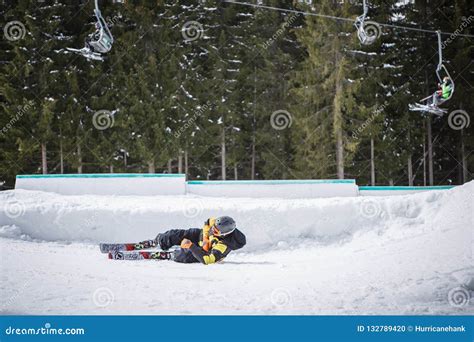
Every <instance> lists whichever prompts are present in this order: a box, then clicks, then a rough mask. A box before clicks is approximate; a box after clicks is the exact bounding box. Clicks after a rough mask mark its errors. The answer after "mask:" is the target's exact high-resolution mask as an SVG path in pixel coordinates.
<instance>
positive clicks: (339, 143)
mask: <svg viewBox="0 0 474 342" xmlns="http://www.w3.org/2000/svg"><path fill="white" fill-rule="evenodd" d="M338 57H339V56H338V53H336V58H335V60H336V65H338V60H339V58H338ZM339 64H340V66H339V70H338V71H337V76H336V94H335V96H334V100H333V105H334V126H333V127H334V135H335V137H336V167H337V178H338V179H344V145H343V140H342V133H343V132H342V130H343V127H342V126H343V125H342V122H343V119H342V108H341V101H342V96H343V88H342V79H341V73H342V69H341V68H342V65H343V63H339Z"/></svg>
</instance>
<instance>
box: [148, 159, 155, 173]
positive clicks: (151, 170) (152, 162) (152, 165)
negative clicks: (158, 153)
mask: <svg viewBox="0 0 474 342" xmlns="http://www.w3.org/2000/svg"><path fill="white" fill-rule="evenodd" d="M148 173H155V158H151V159H150V160H149V161H148Z"/></svg>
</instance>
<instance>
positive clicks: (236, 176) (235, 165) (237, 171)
mask: <svg viewBox="0 0 474 342" xmlns="http://www.w3.org/2000/svg"><path fill="white" fill-rule="evenodd" d="M234 179H235V180H238V179H239V170H238V168H237V164H234Z"/></svg>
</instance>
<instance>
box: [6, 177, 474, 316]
mask: <svg viewBox="0 0 474 342" xmlns="http://www.w3.org/2000/svg"><path fill="white" fill-rule="evenodd" d="M473 213H474V182H471V183H468V184H466V185H464V186H461V187H457V188H455V189H452V190H445V191H430V192H424V193H418V194H411V195H404V196H394V197H370V198H367V197H353V198H347V197H345V198H325V199H299V200H295V199H291V200H290V199H277V198H226V199H222V198H210V197H197V196H189V195H188V196H160V197H138V196H137V197H133V196H127V197H125V196H124V197H113V196H61V195H57V194H53V193H45V192H36V191H27V190H14V191H7V192H0V267H1V272H0V273H1V274H0V313H3V314H400V315H405V314H415V315H417V314H423V315H425V314H473V313H474V309H473V308H474V306H473V304H474V299H470V298H472V297H473V294H474V292H473V290H474V263H473V245H474V218H473ZM222 214H226V215H230V216H233V217H234V218H235V219H236V221H237V223H238V226H239V228H240V229H241V230H242V231H243V232H244V233H245V234H246V235H247V241H248V244H247V246H246V247H245V248H243V249H242V250H240V251H238V252H234V253H231V255H230V256H229V257H228V258H226V260H225V262H223V263H221V264H217V265H210V266H204V265H200V264H190V265H184V264H178V263H174V262H170V261H139V262H134V261H112V260H108V259H106V257H105V255H103V254H100V252H99V249H98V247H97V246H96V244H97V243H98V242H124V241H126V242H133V241H140V240H143V239H148V238H153V237H154V236H155V235H156V234H157V233H159V232H162V231H165V230H167V229H170V228H188V227H199V226H201V224H202V222H203V221H204V220H205V219H206V218H207V217H209V216H218V215H222Z"/></svg>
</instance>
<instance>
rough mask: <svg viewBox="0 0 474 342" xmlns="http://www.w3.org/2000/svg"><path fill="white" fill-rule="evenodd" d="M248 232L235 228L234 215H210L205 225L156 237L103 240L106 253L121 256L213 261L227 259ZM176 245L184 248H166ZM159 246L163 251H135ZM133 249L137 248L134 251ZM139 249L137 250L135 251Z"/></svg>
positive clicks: (103, 250) (179, 260) (238, 246)
mask: <svg viewBox="0 0 474 342" xmlns="http://www.w3.org/2000/svg"><path fill="white" fill-rule="evenodd" d="M245 243H246V240H245V235H244V234H243V233H242V232H241V231H240V230H238V229H237V228H236V224H235V221H234V219H233V218H232V217H229V216H221V217H218V218H214V217H211V218H209V219H208V220H207V221H206V222H205V223H204V227H203V228H202V229H199V228H190V229H172V230H168V231H167V232H164V233H160V234H158V236H157V237H156V238H155V239H154V240H146V241H142V242H139V243H137V244H106V243H103V244H100V250H101V251H102V252H103V253H109V258H111V259H118V260H124V259H125V260H137V259H158V260H170V259H171V260H174V261H176V262H182V263H195V262H200V263H203V264H205V265H208V264H213V263H216V262H218V261H221V260H222V259H224V258H225V257H226V256H227V255H228V254H229V253H230V252H231V251H234V250H237V249H240V248H242V247H243V246H245ZM173 246H180V247H181V248H179V249H177V250H175V251H171V252H166V250H168V249H169V248H171V247H173ZM152 247H160V248H161V249H162V250H163V251H164V252H145V251H136V250H140V249H148V248H152ZM131 251H134V252H131ZM135 251H136V252H135Z"/></svg>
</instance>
